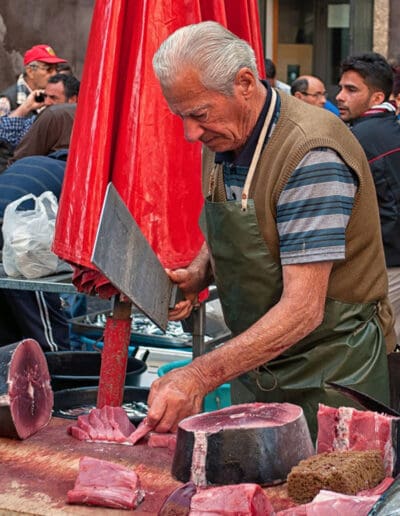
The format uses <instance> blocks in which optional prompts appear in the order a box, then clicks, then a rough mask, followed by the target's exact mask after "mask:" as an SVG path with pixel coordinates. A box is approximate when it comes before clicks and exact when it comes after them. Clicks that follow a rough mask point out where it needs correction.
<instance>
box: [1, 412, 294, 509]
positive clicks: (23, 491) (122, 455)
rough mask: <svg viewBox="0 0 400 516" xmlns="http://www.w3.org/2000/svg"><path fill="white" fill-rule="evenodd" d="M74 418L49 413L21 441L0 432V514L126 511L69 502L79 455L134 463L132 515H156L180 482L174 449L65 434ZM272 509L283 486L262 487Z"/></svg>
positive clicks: (284, 503) (283, 498) (281, 500)
mask: <svg viewBox="0 0 400 516" xmlns="http://www.w3.org/2000/svg"><path fill="white" fill-rule="evenodd" d="M72 422H73V421H71V420H68V419H61V418H52V420H51V421H50V423H49V425H48V426H47V427H46V428H44V429H42V430H40V431H39V432H38V433H36V434H35V435H33V436H31V437H29V438H28V439H26V440H24V441H18V440H13V439H4V438H0V516H3V515H11V514H18V515H20V516H21V514H25V515H28V514H29V515H45V516H57V515H65V514H72V515H79V516H81V515H82V516H85V515H96V516H97V515H101V516H103V515H104V516H106V515H110V516H117V515H124V516H126V514H127V511H126V510H117V509H106V508H100V507H89V506H83V505H68V504H67V503H66V499H67V491H68V490H69V489H72V488H73V486H74V483H75V479H76V476H77V474H78V463H79V458H80V457H82V456H84V455H89V456H91V457H96V458H99V459H103V460H109V461H112V462H116V463H120V464H122V465H124V466H128V467H131V468H134V469H135V471H136V472H137V474H138V475H139V477H140V480H141V483H142V487H143V489H144V491H145V499H144V501H143V502H142V503H141V504H140V505H139V507H138V508H137V509H136V510H135V512H134V513H135V515H149V514H151V515H153V516H156V515H157V513H158V511H159V509H160V507H161V506H162V504H163V501H164V500H165V498H166V497H167V496H168V495H169V494H170V493H171V492H172V491H173V490H174V489H175V488H176V487H178V486H180V485H182V483H181V482H178V481H177V480H174V479H173V478H172V476H171V474H170V470H171V464H172V458H173V453H172V452H171V451H169V450H167V449H164V448H150V447H149V446H147V445H146V444H139V445H135V446H127V445H121V444H107V443H88V442H85V441H78V440H77V439H75V438H73V437H71V436H70V435H68V434H67V431H66V428H67V426H68V425H69V424H71V423H72ZM266 492H267V494H268V495H269V496H270V498H271V501H272V503H273V505H274V508H275V509H276V510H280V509H284V508H287V507H290V506H293V505H294V504H293V502H290V500H288V498H287V492H286V487H285V486H284V485H283V486H276V487H272V488H268V489H266Z"/></svg>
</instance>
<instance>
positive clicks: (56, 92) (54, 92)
mask: <svg viewBox="0 0 400 516" xmlns="http://www.w3.org/2000/svg"><path fill="white" fill-rule="evenodd" d="M44 96H45V101H44V103H45V105H46V106H51V105H52V104H64V103H65V102H68V101H67V98H66V96H65V90H64V83H63V82H61V81H60V82H56V83H48V84H47V85H46V88H45V89H44Z"/></svg>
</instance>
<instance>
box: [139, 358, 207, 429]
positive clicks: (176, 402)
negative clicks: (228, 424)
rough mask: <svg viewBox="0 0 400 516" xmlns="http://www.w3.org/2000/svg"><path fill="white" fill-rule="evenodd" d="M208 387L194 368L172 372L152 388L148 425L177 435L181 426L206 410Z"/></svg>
mask: <svg viewBox="0 0 400 516" xmlns="http://www.w3.org/2000/svg"><path fill="white" fill-rule="evenodd" d="M206 394H207V391H206V389H205V385H204V384H203V382H202V380H201V378H200V376H199V375H198V374H197V372H196V369H195V368H194V367H192V366H191V365H188V366H186V367H180V368H179V369H176V370H174V371H170V372H169V373H168V374H166V375H165V376H163V377H162V378H158V379H157V380H155V381H154V382H153V383H152V385H151V390H150V394H149V398H148V405H149V412H148V414H147V423H148V424H149V425H151V426H152V427H153V429H154V430H155V431H156V432H174V431H176V430H177V427H178V423H179V422H180V421H181V420H182V419H184V418H185V417H187V416H190V415H192V414H197V413H198V412H200V411H201V409H202V403H203V397H204V396H205V395H206Z"/></svg>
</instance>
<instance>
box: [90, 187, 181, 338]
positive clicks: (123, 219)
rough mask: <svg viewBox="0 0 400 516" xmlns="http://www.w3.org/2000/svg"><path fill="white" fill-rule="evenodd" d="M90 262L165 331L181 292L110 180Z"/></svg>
mask: <svg viewBox="0 0 400 516" xmlns="http://www.w3.org/2000/svg"><path fill="white" fill-rule="evenodd" d="M91 261H92V263H93V264H94V265H95V266H96V267H97V268H98V269H99V270H100V271H101V272H102V273H103V275H104V276H105V277H106V278H107V279H108V280H109V281H110V282H111V283H112V284H113V285H114V286H115V287H116V288H117V289H118V290H119V291H120V292H122V293H123V294H125V296H127V297H128V298H129V299H130V300H131V301H132V303H133V304H134V305H135V306H136V307H137V308H138V309H139V310H140V311H141V312H143V313H144V314H145V315H146V316H147V317H148V318H149V319H151V320H152V321H153V322H154V323H155V324H156V325H157V326H158V327H159V328H161V329H162V330H163V331H165V330H166V328H167V325H168V310H169V309H170V308H173V307H174V306H175V304H176V302H177V301H178V299H181V298H182V297H183V296H182V293H181V292H180V291H179V289H178V288H177V286H176V284H174V283H173V282H172V281H171V280H170V279H169V277H168V275H167V273H166V272H165V270H164V267H163V266H162V265H161V262H160V260H159V259H158V257H157V255H156V254H155V253H154V251H153V249H152V248H151V246H150V244H149V243H148V241H147V240H146V238H145V236H144V235H143V233H142V231H141V229H140V228H139V226H138V225H137V223H136V221H135V219H134V218H133V216H132V214H131V213H130V211H129V210H128V208H127V206H126V205H125V203H124V201H123V200H122V198H121V197H120V195H119V194H118V192H117V190H116V189H115V187H114V185H113V184H112V183H109V184H108V186H107V190H106V196H105V198H104V203H103V208H102V211H101V216H100V223H99V227H98V230H97V235H96V240H95V244H94V248H93V253H92V257H91Z"/></svg>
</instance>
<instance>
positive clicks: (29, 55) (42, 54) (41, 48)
mask: <svg viewBox="0 0 400 516" xmlns="http://www.w3.org/2000/svg"><path fill="white" fill-rule="evenodd" d="M32 61H42V62H43V63H49V64H57V63H66V62H67V61H66V60H65V59H61V57H57V56H56V53H55V52H54V50H53V49H52V48H51V47H50V46H49V45H35V46H34V47H32V48H30V49H29V50H27V51H26V52H25V55H24V66H26V65H28V64H29V63H32Z"/></svg>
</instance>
